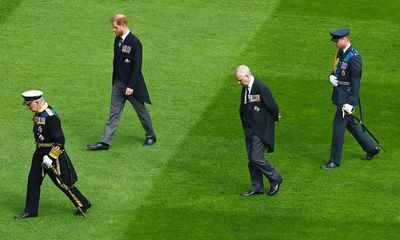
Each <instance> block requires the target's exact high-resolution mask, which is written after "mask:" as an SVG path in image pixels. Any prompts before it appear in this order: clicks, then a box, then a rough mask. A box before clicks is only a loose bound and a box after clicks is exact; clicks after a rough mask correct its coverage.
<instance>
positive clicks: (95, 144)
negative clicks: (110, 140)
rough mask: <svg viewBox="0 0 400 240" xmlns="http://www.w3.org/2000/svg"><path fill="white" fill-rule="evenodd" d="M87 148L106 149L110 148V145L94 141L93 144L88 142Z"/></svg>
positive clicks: (94, 149)
mask: <svg viewBox="0 0 400 240" xmlns="http://www.w3.org/2000/svg"><path fill="white" fill-rule="evenodd" d="M87 148H88V150H91V151H98V150H108V149H109V148H110V145H108V144H106V143H102V142H98V143H94V144H88V145H87Z"/></svg>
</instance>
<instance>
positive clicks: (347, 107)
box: [343, 103, 353, 114]
mask: <svg viewBox="0 0 400 240" xmlns="http://www.w3.org/2000/svg"><path fill="white" fill-rule="evenodd" d="M343 110H345V111H346V112H347V113H348V114H351V113H352V112H353V106H351V105H350V104H348V103H345V104H343Z"/></svg>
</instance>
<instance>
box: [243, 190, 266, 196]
mask: <svg viewBox="0 0 400 240" xmlns="http://www.w3.org/2000/svg"><path fill="white" fill-rule="evenodd" d="M263 193H264V192H254V191H253V190H250V191H247V192H244V193H242V196H243V197H250V196H254V195H259V194H263Z"/></svg>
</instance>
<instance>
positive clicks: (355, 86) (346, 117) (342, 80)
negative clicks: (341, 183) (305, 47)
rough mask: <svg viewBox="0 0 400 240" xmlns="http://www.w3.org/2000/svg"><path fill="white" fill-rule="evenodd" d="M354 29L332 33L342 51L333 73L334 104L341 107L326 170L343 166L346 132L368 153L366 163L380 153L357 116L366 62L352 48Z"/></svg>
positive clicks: (335, 123) (336, 119)
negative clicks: (357, 119)
mask: <svg viewBox="0 0 400 240" xmlns="http://www.w3.org/2000/svg"><path fill="white" fill-rule="evenodd" d="M349 33H350V29H348V28H342V29H339V30H336V31H334V32H331V33H330V34H331V36H332V39H331V40H332V41H333V42H334V43H335V45H336V48H337V49H338V51H337V54H336V57H335V64H334V67H333V71H332V73H331V75H330V76H329V81H330V83H331V84H332V86H333V93H332V101H333V104H335V105H336V106H337V108H336V113H335V117H334V120H333V131H332V145H331V154H330V158H329V161H328V163H326V164H325V165H323V166H321V168H322V169H332V168H336V167H339V166H340V163H341V160H342V149H343V143H344V131H345V129H346V128H347V130H349V132H350V133H351V134H352V135H353V136H354V137H355V139H356V140H357V142H358V143H359V144H360V146H361V147H362V149H363V150H364V151H365V152H366V153H367V154H366V157H364V158H363V159H364V160H371V159H372V158H373V157H374V156H375V155H377V154H378V153H379V148H377V147H376V146H375V145H374V143H373V142H372V141H371V140H370V139H369V138H368V136H367V135H366V133H365V132H364V131H363V129H362V127H361V126H360V125H359V124H358V123H357V122H356V120H355V119H354V117H353V115H352V114H353V113H354V108H355V106H357V105H358V104H359V94H360V84H361V75H362V60H361V56H360V54H359V53H358V51H357V50H356V49H355V48H354V47H353V46H352V45H351V43H350V39H349Z"/></svg>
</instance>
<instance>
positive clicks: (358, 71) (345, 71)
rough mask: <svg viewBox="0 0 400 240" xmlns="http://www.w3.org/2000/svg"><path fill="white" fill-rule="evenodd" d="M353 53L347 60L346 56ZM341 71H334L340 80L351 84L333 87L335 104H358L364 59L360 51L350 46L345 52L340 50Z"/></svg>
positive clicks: (339, 64) (339, 66)
mask: <svg viewBox="0 0 400 240" xmlns="http://www.w3.org/2000/svg"><path fill="white" fill-rule="evenodd" d="M348 54H352V57H351V58H350V60H348V61H346V56H348ZM337 58H339V63H338V66H337V67H338V68H339V71H336V72H333V74H335V75H336V77H337V79H338V80H339V81H343V82H350V85H340V84H339V85H338V86H337V87H333V92H332V101H333V103H334V104H335V105H343V104H345V103H348V104H350V105H352V106H357V105H358V102H359V96H360V85H361V76H362V60H361V56H360V55H359V53H358V51H357V50H356V49H355V48H353V46H350V47H349V48H348V49H347V50H346V52H345V53H343V51H342V50H339V52H338V54H337Z"/></svg>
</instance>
